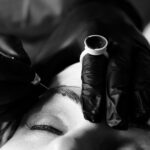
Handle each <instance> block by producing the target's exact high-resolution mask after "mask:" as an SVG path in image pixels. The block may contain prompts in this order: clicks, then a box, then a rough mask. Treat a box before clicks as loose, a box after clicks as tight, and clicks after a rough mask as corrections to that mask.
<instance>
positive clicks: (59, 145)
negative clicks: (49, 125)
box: [45, 136, 79, 150]
mask: <svg viewBox="0 0 150 150" xmlns="http://www.w3.org/2000/svg"><path fill="white" fill-rule="evenodd" d="M45 150H79V144H78V142H77V140H76V139H75V138H73V137H69V136H68V137H67V136H62V137H60V138H58V139H56V140H54V141H53V142H51V144H50V145H49V146H48V148H46V149H45Z"/></svg>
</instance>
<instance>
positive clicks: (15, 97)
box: [0, 36, 43, 121]
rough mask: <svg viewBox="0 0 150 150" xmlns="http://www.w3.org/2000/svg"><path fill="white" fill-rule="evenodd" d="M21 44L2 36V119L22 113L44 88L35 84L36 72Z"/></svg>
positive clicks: (0, 98) (0, 39)
mask: <svg viewBox="0 0 150 150" xmlns="http://www.w3.org/2000/svg"><path fill="white" fill-rule="evenodd" d="M20 44H21V43H20V42H18V41H17V39H15V38H12V37H9V36H8V37H6V36H4V37H2V36H1V38H0V91H1V92H0V121H2V120H3V121H4V120H5V121H6V120H10V119H11V120H12V119H14V116H15V115H20V114H21V111H24V110H25V109H26V108H27V107H29V106H30V104H31V103H33V102H34V101H35V99H36V100H37V96H38V94H39V93H40V90H39V89H41V90H42V88H43V87H41V86H39V85H35V84H34V83H35V80H36V81H37V80H38V79H37V78H36V73H35V72H34V70H33V69H32V68H31V67H30V60H29V58H28V56H27V54H26V53H25V51H24V50H23V48H22V46H21V45H20ZM37 82H39V80H38V81H37ZM40 87H41V88H40ZM12 116H13V117H12ZM8 118H9V119H8Z"/></svg>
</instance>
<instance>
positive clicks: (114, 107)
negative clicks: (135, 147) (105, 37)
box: [106, 40, 132, 129]
mask: <svg viewBox="0 0 150 150" xmlns="http://www.w3.org/2000/svg"><path fill="white" fill-rule="evenodd" d="M130 45H131V44H130V43H128V41H127V40H124V41H120V42H119V43H118V42H112V43H111V44H110V45H109V47H108V50H109V52H110V53H109V63H108V69H107V76H106V78H107V79H106V80H107V83H106V89H107V90H106V101H107V115H106V120H107V123H108V125H109V126H111V127H114V128H115V127H117V128H122V129H123V128H127V119H128V114H129V110H130V104H129V102H128V101H129V97H130V96H129V91H130V90H129V89H130V78H131V77H130V73H131V64H132V50H131V47H130Z"/></svg>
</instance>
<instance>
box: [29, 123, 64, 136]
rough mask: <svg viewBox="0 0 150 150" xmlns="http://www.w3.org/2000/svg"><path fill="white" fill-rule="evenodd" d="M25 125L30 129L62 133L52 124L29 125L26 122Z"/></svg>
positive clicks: (56, 133)
mask: <svg viewBox="0 0 150 150" xmlns="http://www.w3.org/2000/svg"><path fill="white" fill-rule="evenodd" d="M27 127H28V128H29V129H30V130H41V131H47V132H50V133H53V134H55V135H59V136H60V135H63V131H60V130H59V129H57V128H55V127H53V126H50V125H44V124H43V125H42V124H41V125H32V126H29V125H28V124H27Z"/></svg>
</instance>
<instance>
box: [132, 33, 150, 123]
mask: <svg viewBox="0 0 150 150" xmlns="http://www.w3.org/2000/svg"><path fill="white" fill-rule="evenodd" d="M137 37H139V38H136V41H135V43H136V45H135V48H134V68H133V73H134V74H133V79H132V82H133V87H132V88H133V90H132V91H133V92H132V96H133V97H132V98H133V100H134V106H133V118H132V120H133V121H134V122H136V123H137V124H139V125H142V124H143V125H146V123H147V121H148V119H149V118H150V46H149V44H148V43H147V41H146V40H145V39H144V37H142V36H140V35H139V36H137Z"/></svg>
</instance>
